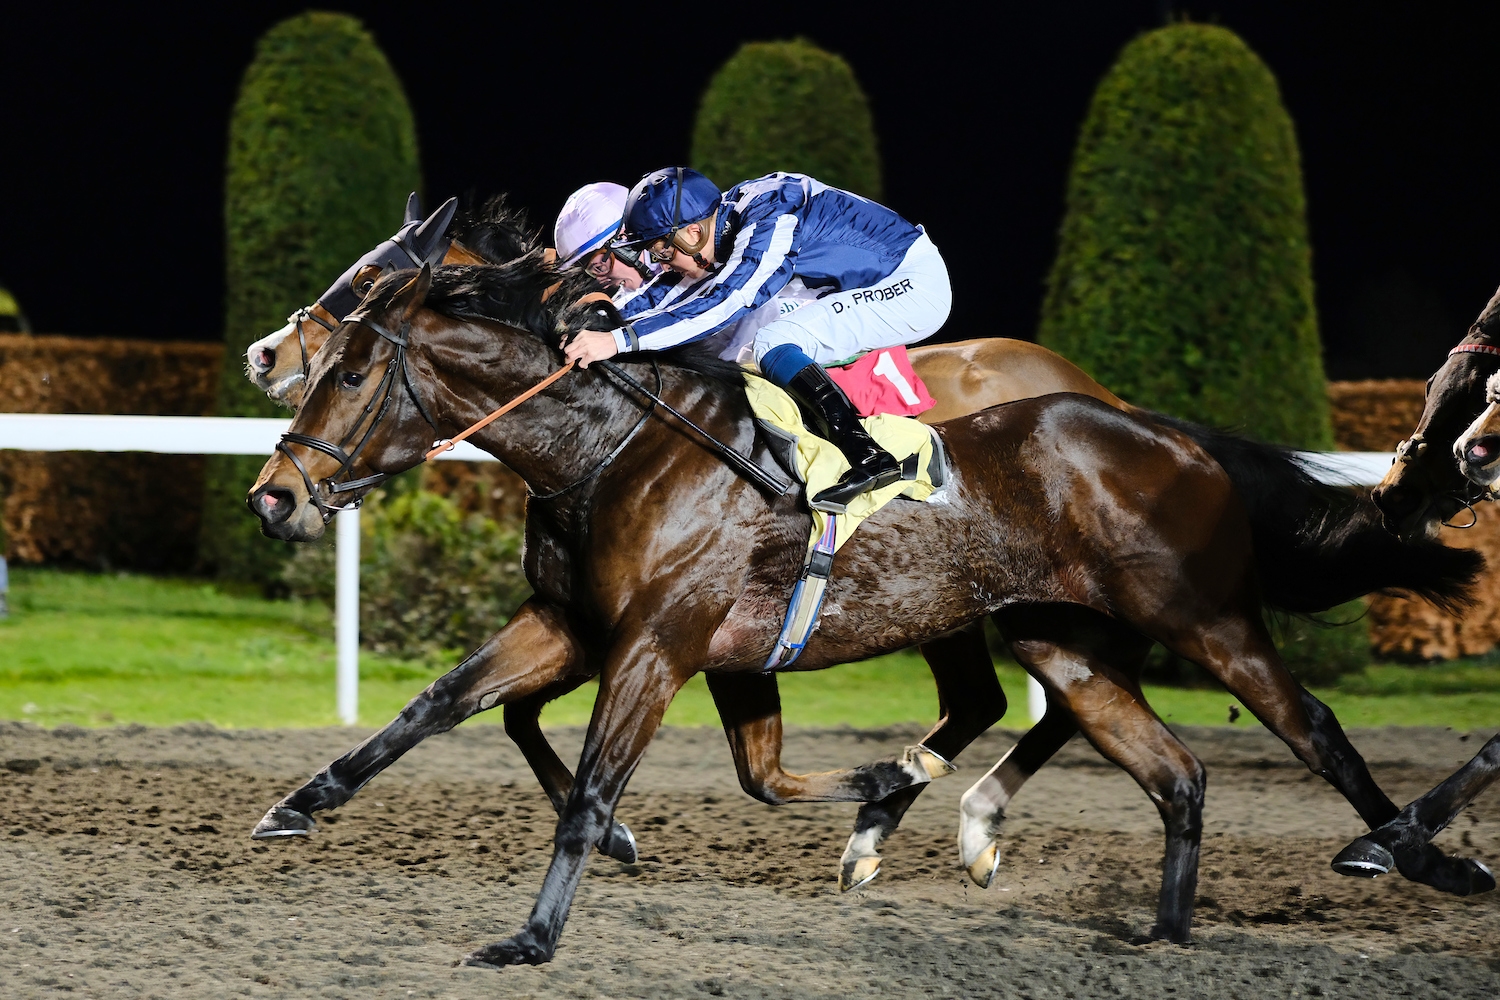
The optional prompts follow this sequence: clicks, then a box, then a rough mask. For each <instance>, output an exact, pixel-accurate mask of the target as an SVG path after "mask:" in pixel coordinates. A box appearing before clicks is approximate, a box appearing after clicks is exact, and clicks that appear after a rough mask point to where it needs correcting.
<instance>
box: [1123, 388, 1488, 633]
mask: <svg viewBox="0 0 1500 1000" xmlns="http://www.w3.org/2000/svg"><path fill="white" fill-rule="evenodd" d="M1142 415H1143V416H1146V417H1147V418H1148V419H1150V420H1152V421H1154V422H1156V423H1159V424H1163V425H1165V426H1168V427H1171V428H1172V429H1174V430H1177V431H1180V432H1181V433H1183V434H1186V435H1187V436H1188V437H1190V438H1192V439H1193V440H1194V441H1196V442H1197V443H1198V445H1199V446H1200V447H1202V448H1203V450H1205V451H1207V452H1208V453H1209V454H1210V455H1212V456H1213V457H1214V458H1215V459H1216V460H1217V461H1218V463H1219V465H1220V466H1222V467H1223V469H1224V471H1225V472H1226V473H1228V475H1229V479H1230V481H1231V482H1232V483H1234V486H1235V490H1236V491H1237V492H1238V493H1239V496H1240V499H1241V500H1242V501H1243V503H1244V504H1245V508H1246V511H1247V512H1248V514H1249V516H1250V524H1251V530H1252V534H1253V537H1254V543H1255V559H1256V566H1257V569H1258V570H1259V573H1260V581H1261V589H1262V592H1263V594H1264V596H1265V601H1266V603H1267V604H1269V605H1271V606H1272V607H1275V608H1279V609H1281V610H1284V611H1290V612H1293V613H1303V614H1305V613H1310V612H1315V611H1326V610H1328V609H1329V608H1332V607H1334V606H1336V605H1339V604H1342V603H1344V602H1345V601H1352V600H1354V599H1355V598H1357V597H1362V596H1364V595H1365V594H1369V593H1373V592H1375V591H1386V592H1401V593H1406V594H1412V595H1416V596H1418V597H1422V598H1425V599H1426V600H1428V601H1429V602H1431V603H1432V604H1434V605H1435V606H1437V607H1439V608H1442V609H1443V610H1444V611H1447V612H1449V613H1453V614H1456V613H1458V612H1460V611H1462V610H1464V609H1465V608H1468V607H1471V606H1472V605H1473V604H1474V593H1473V591H1474V586H1475V581H1476V578H1477V577H1478V575H1479V574H1480V572H1481V571H1483V569H1484V556H1482V555H1481V554H1479V553H1478V552H1476V551H1474V550H1473V549H1462V548H1453V547H1450V546H1447V545H1443V544H1442V543H1440V542H1436V541H1433V540H1431V539H1425V538H1424V539H1421V540H1419V541H1413V542H1407V541H1402V540H1401V539H1399V538H1397V537H1396V536H1395V535H1393V534H1391V533H1390V532H1388V531H1386V529H1385V527H1384V525H1382V523H1381V520H1380V512H1379V511H1378V510H1377V509H1376V507H1375V504H1374V503H1373V502H1372V501H1371V500H1370V494H1369V491H1368V490H1362V489H1361V490H1351V489H1347V488H1340V487H1336V486H1329V485H1327V484H1324V483H1320V482H1318V480H1317V479H1315V478H1313V476H1312V475H1311V474H1310V473H1309V472H1308V469H1307V467H1306V466H1305V465H1304V464H1303V462H1302V461H1300V460H1298V459H1297V458H1296V457H1294V453H1293V452H1292V450H1291V449H1288V448H1282V447H1279V446H1276V445H1268V444H1262V443H1261V442H1259V441H1252V440H1250V439H1248V438H1244V437H1240V436H1238V435H1235V434H1230V433H1227V432H1225V431H1221V430H1215V429H1213V428H1210V427H1204V426H1202V425H1201V424H1194V423H1190V422H1189V421H1186V420H1178V419H1176V418H1175V417H1168V416H1165V415H1163V414H1159V413H1152V412H1150V411H1144V412H1142Z"/></svg>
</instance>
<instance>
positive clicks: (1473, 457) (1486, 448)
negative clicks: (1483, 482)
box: [1464, 434, 1500, 465]
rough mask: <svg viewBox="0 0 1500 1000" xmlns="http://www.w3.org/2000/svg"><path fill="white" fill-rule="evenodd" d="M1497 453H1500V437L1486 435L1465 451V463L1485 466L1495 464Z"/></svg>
mask: <svg viewBox="0 0 1500 1000" xmlns="http://www.w3.org/2000/svg"><path fill="white" fill-rule="evenodd" d="M1497 453H1500V437H1497V436H1496V435H1494V434H1486V435H1485V436H1484V437H1482V438H1479V439H1478V440H1476V441H1474V442H1472V443H1471V444H1470V445H1469V447H1468V448H1466V449H1464V461H1466V462H1468V463H1469V464H1470V465H1485V464H1487V463H1489V462H1493V461H1494V460H1495V455H1496V454H1497Z"/></svg>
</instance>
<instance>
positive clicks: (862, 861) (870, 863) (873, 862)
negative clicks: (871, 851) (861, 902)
mask: <svg viewBox="0 0 1500 1000" xmlns="http://www.w3.org/2000/svg"><path fill="white" fill-rule="evenodd" d="M879 874H880V858H879V857H869V856H866V857H863V858H854V859H853V860H851V861H845V862H844V863H843V865H842V866H841V867H840V868H839V892H848V891H849V890H851V889H858V888H859V887H860V886H862V885H869V884H870V883H871V882H873V881H874V880H875V876H876V875H879Z"/></svg>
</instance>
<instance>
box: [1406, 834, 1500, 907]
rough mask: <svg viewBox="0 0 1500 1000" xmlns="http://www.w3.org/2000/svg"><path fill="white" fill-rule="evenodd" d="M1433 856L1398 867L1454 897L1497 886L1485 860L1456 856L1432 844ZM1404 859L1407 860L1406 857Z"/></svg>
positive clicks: (1409, 875)
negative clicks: (1416, 862)
mask: <svg viewBox="0 0 1500 1000" xmlns="http://www.w3.org/2000/svg"><path fill="white" fill-rule="evenodd" d="M1428 854H1429V858H1427V859H1424V861H1425V863H1421V864H1418V865H1411V864H1402V863H1401V861H1400V860H1398V862H1397V864H1396V868H1397V870H1398V871H1400V872H1401V874H1402V875H1405V876H1406V877H1407V878H1409V879H1411V880H1413V881H1415V882H1421V883H1423V884H1424V885H1429V886H1431V887H1432V888H1434V889H1436V890H1437V891H1438V892H1446V893H1449V894H1450V895H1453V896H1473V895H1476V894H1478V893H1481V892H1489V891H1491V890H1492V889H1494V888H1495V876H1494V873H1492V872H1491V871H1490V870H1489V868H1488V867H1487V866H1486V865H1485V864H1484V862H1482V861H1475V860H1474V859H1473V858H1455V857H1450V856H1448V855H1446V854H1443V853H1442V852H1441V851H1439V850H1438V849H1437V848H1436V847H1435V846H1432V845H1428ZM1403 860H1404V859H1403Z"/></svg>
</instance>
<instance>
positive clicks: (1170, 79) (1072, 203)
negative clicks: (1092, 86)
mask: <svg viewBox="0 0 1500 1000" xmlns="http://www.w3.org/2000/svg"><path fill="white" fill-rule="evenodd" d="M1038 339H1039V340H1040V341H1041V342H1042V343H1043V344H1045V345H1046V346H1048V347H1050V348H1052V349H1053V350H1056V351H1058V352H1060V353H1062V354H1064V355H1066V356H1067V357H1069V358H1071V359H1072V360H1073V361H1075V362H1077V363H1078V364H1080V365H1081V366H1082V367H1083V368H1084V369H1086V370H1087V371H1088V372H1089V373H1090V374H1091V375H1093V376H1094V377H1095V378H1096V379H1098V380H1099V381H1101V382H1103V383H1104V384H1105V385H1108V386H1109V387H1110V388H1111V389H1113V390H1114V391H1116V392H1118V393H1119V394H1120V395H1121V396H1123V397H1124V398H1126V399H1128V400H1130V401H1131V402H1132V403H1135V404H1138V405H1142V406H1148V407H1152V408H1154V409H1158V410H1162V411H1165V412H1167V413H1171V414H1174V415H1176V416H1180V417H1186V418H1189V419H1192V420H1198V421H1202V422H1205V423H1210V424H1216V425H1220V426H1230V427H1239V428H1243V429H1244V430H1245V431H1246V432H1248V433H1250V434H1252V435H1254V436H1256V437H1259V438H1262V439H1265V440H1270V441H1275V442H1279V443H1283V444H1289V445H1296V446H1299V447H1309V448H1326V447H1330V446H1331V444H1332V431H1331V427H1330V424H1329V412H1328V397H1327V389H1326V383H1325V378H1324V374H1323V362H1322V353H1321V347H1320V344H1319V341H1318V329H1317V317H1316V314H1315V312H1314V306H1313V285H1312V265H1311V254H1310V251H1309V248H1308V239H1307V219H1306V207H1305V202H1304V198H1303V192H1302V170H1301V157H1300V155H1299V153H1298V149H1297V139H1296V135H1295V133H1294V131H1293V128H1292V121H1291V118H1290V116H1289V115H1288V114H1287V112H1286V108H1285V107H1284V106H1283V105H1282V102H1281V95H1280V92H1279V90H1278V88H1277V86H1276V80H1275V78H1274V77H1273V76H1272V75H1271V72H1270V70H1269V69H1267V68H1266V65H1265V64H1264V63H1263V62H1261V60H1260V59H1259V58H1258V57H1257V56H1256V55H1255V53H1254V52H1252V51H1251V50H1250V49H1249V47H1248V46H1246V45H1245V43H1244V42H1243V41H1241V40H1240V38H1239V37H1238V36H1236V35H1235V34H1234V33H1233V32H1230V31H1228V30H1226V29H1224V28H1219V27H1213V26H1210V25H1202V24H1174V25H1171V26H1168V27H1165V28H1161V29H1159V30H1156V31H1152V32H1148V33H1146V34H1144V35H1141V36H1140V37H1139V38H1137V39H1135V40H1134V41H1133V42H1131V43H1130V44H1129V45H1127V46H1126V47H1125V49H1124V51H1122V52H1121V53H1120V57H1119V59H1118V61H1117V62H1116V63H1115V65H1114V66H1113V68H1111V69H1110V71H1109V72H1108V74H1107V75H1106V76H1105V77H1104V79H1103V81H1102V82H1101V83H1100V84H1099V88H1098V90H1097V91H1096V92H1095V94H1094V98H1093V102H1092V104H1091V105H1090V107H1089V110H1088V115H1087V117H1086V118H1085V120H1084V123H1083V129H1082V132H1081V134H1080V136H1079V139H1078V146H1077V149H1076V151H1075V153H1074V158H1073V166H1072V173H1071V175H1070V177H1069V180H1068V191H1067V211H1066V215H1065V217H1064V219H1063V224H1062V232H1061V236H1060V239H1059V246H1058V253H1057V260H1056V262H1055V263H1054V265H1053V267H1052V272H1051V274H1050V276H1049V278H1048V282H1047V295H1046V300H1045V303H1044V305H1043V309H1042V322H1041V329H1040V335H1039V338H1038Z"/></svg>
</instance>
